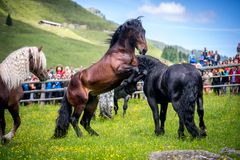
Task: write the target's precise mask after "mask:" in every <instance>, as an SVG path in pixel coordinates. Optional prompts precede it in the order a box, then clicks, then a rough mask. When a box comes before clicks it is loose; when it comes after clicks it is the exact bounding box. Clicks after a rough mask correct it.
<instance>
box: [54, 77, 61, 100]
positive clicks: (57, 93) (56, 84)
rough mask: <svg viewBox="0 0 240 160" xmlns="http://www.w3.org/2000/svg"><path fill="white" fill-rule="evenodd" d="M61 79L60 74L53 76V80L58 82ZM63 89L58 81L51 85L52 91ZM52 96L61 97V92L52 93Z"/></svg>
mask: <svg viewBox="0 0 240 160" xmlns="http://www.w3.org/2000/svg"><path fill="white" fill-rule="evenodd" d="M60 79H61V75H60V74H56V75H55V80H60ZM60 88H63V83H62V82H60V81H56V82H54V84H53V89H60ZM54 96H55V97H62V96H63V91H55V92H54Z"/></svg>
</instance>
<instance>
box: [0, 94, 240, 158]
mask: <svg viewBox="0 0 240 160" xmlns="http://www.w3.org/2000/svg"><path fill="white" fill-rule="evenodd" d="M121 103H122V102H121ZM239 106H240V97H239V96H224V97H217V96H214V95H207V96H204V107H205V122H206V126H207V133H208V136H207V137H206V138H205V139H200V140H199V139H196V140H193V141H192V140H191V138H190V136H189V134H186V135H187V138H186V140H184V141H182V140H178V138H177V129H178V117H177V115H176V113H175V112H174V111H173V109H172V107H171V106H169V110H168V114H167V120H166V133H165V135H164V136H159V137H157V136H155V135H154V124H153V119H152V113H151V111H150V108H149V107H148V105H147V102H146V101H144V100H130V103H129V109H128V110H127V115H126V117H125V118H123V117H122V116H121V113H122V108H120V110H119V115H117V116H114V118H113V119H112V120H108V119H101V118H99V117H98V116H96V119H95V120H93V121H92V127H93V128H94V129H95V130H96V131H97V132H98V133H99V134H100V136H99V137H91V136H89V135H88V134H87V132H86V131H85V130H84V131H83V134H84V137H82V138H77V137H76V135H75V133H74V132H73V129H72V128H70V130H69V133H68V135H67V137H66V138H64V139H58V140H56V139H51V136H52V135H53V131H54V126H55V119H56V116H57V110H58V108H59V106H50V105H47V106H38V105H31V106H27V107H23V106H22V107H21V117H22V124H21V126H20V128H19V130H18V132H17V135H16V137H15V138H14V139H13V140H12V141H11V142H10V143H9V144H7V145H4V146H1V145H0V157H1V160H3V159H148V156H149V154H150V153H151V152H153V151H166V150H176V149H201V150H208V151H210V152H214V153H219V152H220V150H221V149H222V148H224V147H229V148H235V149H239V148H240V116H239V115H240V107H239ZM97 115H98V113H97ZM6 118H7V130H8V131H9V130H10V127H11V124H12V121H11V118H10V116H9V114H8V113H7V114H6ZM195 118H196V121H198V120H197V119H198V116H195ZM81 129H82V130H83V128H82V127H81ZM235 158H236V157H235ZM236 159H237V158H236Z"/></svg>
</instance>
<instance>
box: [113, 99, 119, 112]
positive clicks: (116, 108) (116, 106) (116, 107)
mask: <svg viewBox="0 0 240 160" xmlns="http://www.w3.org/2000/svg"><path fill="white" fill-rule="evenodd" d="M113 100H114V111H115V115H117V112H118V99H117V97H116V96H115V95H114V98H113Z"/></svg>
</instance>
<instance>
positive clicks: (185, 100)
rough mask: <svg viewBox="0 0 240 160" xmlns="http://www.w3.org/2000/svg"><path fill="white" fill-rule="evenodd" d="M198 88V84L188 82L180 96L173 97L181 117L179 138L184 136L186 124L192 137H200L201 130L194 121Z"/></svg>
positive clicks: (174, 104)
mask: <svg viewBox="0 0 240 160" xmlns="http://www.w3.org/2000/svg"><path fill="white" fill-rule="evenodd" d="M197 94H198V88H197V85H196V84H194V83H192V82H188V83H187V85H185V86H184V88H183V91H182V93H181V95H180V97H178V98H175V97H172V105H173V107H174V110H175V111H176V112H177V113H178V117H179V129H178V136H179V138H183V137H184V125H185V126H186V128H187V130H188V132H189V133H190V134H191V135H192V137H199V130H198V128H197V127H196V125H195V122H194V111H195V103H196V100H197Z"/></svg>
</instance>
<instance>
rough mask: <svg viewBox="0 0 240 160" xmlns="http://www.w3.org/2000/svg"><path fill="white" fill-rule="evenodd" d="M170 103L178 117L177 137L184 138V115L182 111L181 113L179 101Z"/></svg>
mask: <svg viewBox="0 0 240 160" xmlns="http://www.w3.org/2000/svg"><path fill="white" fill-rule="evenodd" d="M172 105H173V108H174V110H175V111H176V112H177V114H178V118H179V128H178V138H179V139H184V137H185V135H184V116H183V114H184V113H183V111H182V109H181V106H180V105H179V103H177V102H172Z"/></svg>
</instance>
